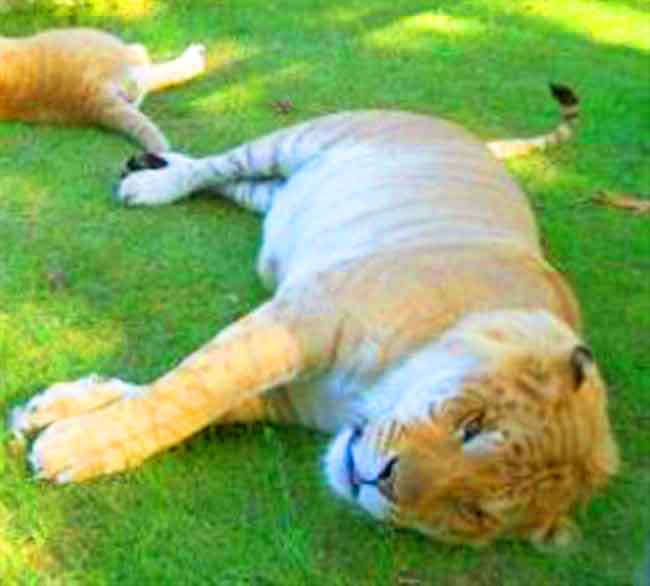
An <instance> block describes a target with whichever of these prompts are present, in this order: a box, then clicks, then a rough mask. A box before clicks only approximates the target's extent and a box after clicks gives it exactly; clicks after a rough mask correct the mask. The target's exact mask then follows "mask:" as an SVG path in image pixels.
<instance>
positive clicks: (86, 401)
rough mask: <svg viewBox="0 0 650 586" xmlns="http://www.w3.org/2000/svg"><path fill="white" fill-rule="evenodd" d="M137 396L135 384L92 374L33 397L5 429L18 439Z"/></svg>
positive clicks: (15, 414) (13, 413)
mask: <svg viewBox="0 0 650 586" xmlns="http://www.w3.org/2000/svg"><path fill="white" fill-rule="evenodd" d="M139 393H140V387H138V386H137V385H131V384H129V383H126V382H124V381H121V380H119V379H107V378H103V377H100V376H98V375H96V374H91V375H90V376H87V377H85V378H82V379H79V380H76V381H70V382H64V383H58V384H55V385H52V386H51V387H49V388H47V389H45V390H44V391H43V392H41V393H38V394H37V395H35V396H34V397H32V398H31V399H30V400H29V401H28V402H27V403H26V404H25V405H22V406H20V407H15V408H14V409H13V410H12V411H11V414H10V416H9V429H10V431H11V432H12V434H13V435H14V437H16V438H18V439H22V438H24V436H26V435H30V434H33V433H35V432H36V431H38V430H39V429H43V428H44V427H46V426H48V425H50V424H51V423H54V422H56V421H61V420H63V419H68V418H70V417H75V416H77V415H81V414H84V413H88V412H89V411H94V410H95V409H99V408H101V407H105V406H106V405H108V404H110V403H112V402H114V401H117V400H120V399H123V398H125V397H135V396H137V395H138V394H139Z"/></svg>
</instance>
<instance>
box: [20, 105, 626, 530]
mask: <svg viewBox="0 0 650 586" xmlns="http://www.w3.org/2000/svg"><path fill="white" fill-rule="evenodd" d="M165 157H166V159H165V160H157V159H156V158H155V157H153V158H151V157H146V158H145V159H144V161H143V162H139V161H138V160H134V161H131V162H130V164H129V170H130V171H134V172H133V173H132V174H130V175H128V176H127V177H126V178H125V179H124V181H123V182H122V185H121V188H120V191H119V197H121V198H122V199H123V201H124V202H125V203H128V204H130V205H135V204H141V205H144V204H146V203H149V204H150V205H153V204H154V203H160V201H159V200H156V197H158V196H161V194H162V195H164V198H163V199H164V201H165V202H169V201H173V200H174V198H176V199H177V198H178V197H180V196H182V195H186V194H188V193H190V192H192V191H195V190H204V189H218V190H219V191H220V192H221V193H222V194H224V195H226V196H227V197H230V198H232V199H234V200H235V201H237V202H238V203H240V204H242V205H245V206H247V207H251V208H253V209H256V210H257V211H260V212H262V213H265V214H266V220H265V225H264V231H265V238H264V246H263V248H262V252H261V254H260V259H259V271H260V274H261V276H262V278H263V279H264V281H265V282H266V283H267V284H270V285H271V286H273V287H274V288H275V289H276V290H275V293H274V295H273V297H272V298H271V300H269V301H268V302H267V303H266V304H264V305H263V306H262V307H260V308H259V309H258V310H256V311H255V312H253V313H252V314H250V315H249V316H247V317H245V318H243V319H242V320H240V321H239V322H237V323H235V324H233V325H232V326H230V327H229V328H227V329H226V330H225V331H223V332H221V333H220V334H219V335H217V336H216V337H215V338H214V340H213V341H211V342H209V343H208V344H207V345H205V346H204V347H203V348H201V349H199V350H198V351H197V352H196V353H195V354H193V355H191V356H190V357H188V358H187V359H185V360H184V361H183V362H182V363H181V364H180V366H178V367H177V368H175V369H173V370H172V371H170V372H169V373H167V374H166V375H165V376H163V377H161V378H160V379H158V380H155V381H153V382H151V383H150V384H147V385H144V386H142V387H138V388H132V387H130V386H129V385H126V384H125V383H122V382H120V381H117V380H113V381H99V380H96V379H86V380H82V381H77V382H73V383H67V384H64V385H56V386H54V387H52V388H50V389H49V390H46V391H45V392H44V393H42V394H41V395H38V396H37V397H35V398H34V399H32V401H30V402H29V403H28V404H27V406H26V407H25V408H23V409H17V410H16V411H15V412H14V420H13V425H12V427H13V429H14V431H16V432H17V433H23V432H25V433H31V432H34V431H38V430H40V429H42V428H43V427H46V429H45V430H44V431H43V432H42V433H41V434H40V435H39V436H38V438H37V439H36V441H35V444H34V446H33V449H32V452H31V460H32V464H33V465H34V467H35V469H36V471H37V472H38V473H39V474H40V475H41V476H42V477H44V478H48V479H52V480H55V481H58V482H68V481H80V480H85V479H88V478H92V477H94V476H97V475H100V474H106V473H110V472H116V471H118V470H122V469H125V468H129V467H132V466H135V465H137V464H139V463H140V462H141V461H142V460H143V459H145V458H147V457H148V456H150V455H152V454H154V453H156V452H159V451H161V450H162V449H165V448H167V447H169V446H171V445H173V444H175V443H177V442H179V441H181V440H183V439H185V438H187V437H188V436H190V435H191V434H193V433H195V432H197V431H198V430H200V429H202V428H203V427H205V426H206V425H208V424H209V423H211V422H221V423H230V422H236V421H260V420H272V421H284V422H290V423H297V424H301V425H307V426H312V427H316V428H319V429H322V430H327V431H337V436H336V439H335V440H334V442H333V444H332V446H331V449H330V452H329V454H328V462H329V464H328V466H330V468H331V473H330V476H331V478H332V479H333V480H331V483H332V484H333V486H334V485H335V483H336V482H338V483H339V484H340V486H341V487H342V488H340V493H341V494H342V495H344V496H345V494H347V493H346V491H348V488H346V487H348V485H349V493H350V494H349V495H348V496H349V498H350V500H353V501H354V500H355V499H356V501H355V502H358V503H359V504H361V505H362V506H364V508H367V510H369V511H370V512H372V510H373V507H375V508H377V511H376V512H377V514H378V515H379V516H381V517H382V518H388V519H390V520H392V521H394V522H396V523H398V524H399V525H403V526H406V527H412V528H415V529H418V530H420V531H423V532H425V533H427V534H429V535H432V536H434V537H437V538H440V539H444V540H448V541H460V542H468V543H486V542H489V541H491V540H492V539H495V538H497V537H524V538H527V539H530V540H533V541H535V542H544V543H548V542H555V543H564V542H565V541H566V540H567V538H568V536H569V535H570V533H571V527H572V525H571V523H570V521H569V520H568V519H569V515H570V514H571V512H572V511H573V509H574V508H575V507H576V506H577V505H578V504H579V503H580V502H584V501H586V500H588V498H589V497H590V496H591V494H593V492H594V491H596V490H598V489H599V488H601V487H602V486H604V484H605V483H606V481H607V479H608V477H609V476H610V475H612V474H613V473H614V472H615V471H616V468H617V464H618V456H617V451H616V446H615V443H614V440H613V438H612V434H611V430H610V426H609V421H608V417H607V408H606V407H607V406H606V403H607V399H606V389H605V385H604V383H603V381H602V379H601V377H600V375H599V374H598V369H597V367H596V365H595V364H594V362H593V360H592V358H591V356H590V354H589V352H588V350H586V348H584V342H583V341H582V340H581V338H580V335H579V330H580V315H579V310H578V305H577V302H576V300H575V298H574V296H573V293H572V292H571V289H570V288H569V286H568V285H567V284H566V282H565V281H564V279H563V277H562V276H561V275H560V274H559V273H558V272H557V271H556V270H555V269H553V268H552V267H551V266H549V265H548V263H547V262H546V261H545V260H544V259H543V257H542V252H541V249H540V246H539V242H538V237H537V228H536V226H535V222H534V218H533V215H532V212H531V210H530V207H529V205H528V204H527V202H526V200H525V198H524V196H523V194H522V193H521V191H520V190H519V188H518V187H517V186H516V185H515V184H514V183H513V182H512V181H511V180H510V179H509V178H508V176H507V174H506V173H505V172H504V170H503V168H502V166H501V165H500V164H499V163H498V162H497V161H495V159H494V158H493V157H492V156H491V155H490V154H489V152H488V149H486V147H485V145H483V144H482V143H481V142H480V141H478V140H476V139H475V138H473V137H472V136H471V135H469V134H468V133H466V132H465V131H463V130H461V129H459V128H457V127H455V126H453V125H450V124H448V123H445V122H443V121H440V120H436V119H432V118H428V117H424V116H415V115H411V114H406V113H395V112H362V113H345V114H340V115H334V116H329V117H324V118H321V119H317V120H315V121H312V122H308V123H305V124H303V125H300V126H297V127H293V128H289V129H286V130H282V131H279V132H277V133H274V134H272V135H269V136H267V137H263V138H261V139H259V140H257V141H253V142H252V143H248V144H245V145H243V146H241V147H239V148H237V149H233V150H232V151H229V152H227V153H225V154H223V155H217V156H214V157H209V158H206V159H190V158H188V157H185V156H182V155H178V154H172V153H169V154H166V155H165ZM148 167H152V169H149V168H148ZM351 252H354V254H351ZM441 377H442V378H441ZM280 385H284V386H280ZM355 425H358V426H360V427H359V431H358V433H357V432H356V431H353V430H354V429H356V428H355V427H354V426H355ZM477 426H478V427H479V430H478V432H477V433H478V436H477V439H478V440H480V441H477V442H474V443H472V441H471V438H470V440H467V439H466V436H467V434H468V430H471V429H474V428H476V427H477ZM353 439H354V442H355V443H354V444H353ZM342 447H345V451H344V452H343V451H342ZM355 449H356V452H355ZM342 453H345V454H346V455H348V457H347V458H346V459H345V463H344V464H341V462H342V461H343V460H342V459H341V454H342ZM364 454H372V457H365V456H364ZM364 457H365V460H364ZM355 459H356V460H355ZM355 461H356V463H355ZM391 461H394V465H392V466H387V465H386V463H387V462H391ZM359 462H361V464H362V465H363V470H361V469H359V468H357V469H356V470H355V468H354V467H355V466H357V467H358V466H359ZM350 470H351V472H350ZM346 471H348V472H349V473H348V472H346ZM337 474H338V475H339V476H341V475H342V476H341V478H343V480H341V479H337ZM370 476H372V478H370ZM373 478H374V480H373ZM371 481H372V482H371ZM356 485H358V486H357V488H358V489H359V491H361V492H360V493H359V494H360V495H361V496H363V497H364V498H366V500H365V501H362V500H360V499H361V497H359V496H354V494H353V490H352V487H353V486H356ZM344 493H345V494H344Z"/></svg>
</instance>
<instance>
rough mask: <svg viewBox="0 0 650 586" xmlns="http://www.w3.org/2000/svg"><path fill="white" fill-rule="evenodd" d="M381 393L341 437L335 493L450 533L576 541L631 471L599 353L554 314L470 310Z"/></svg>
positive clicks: (440, 534) (332, 476) (445, 536)
mask: <svg viewBox="0 0 650 586" xmlns="http://www.w3.org/2000/svg"><path fill="white" fill-rule="evenodd" d="M369 392H371V393H373V392H374V393H377V394H378V395H382V400H381V401H378V404H383V405H384V406H383V407H381V408H378V409H377V410H376V413H373V414H371V416H370V417H369V419H368V420H367V422H366V423H365V424H363V425H360V426H356V427H351V428H346V429H343V430H342V431H341V432H340V433H339V434H338V435H337V436H336V438H335V439H334V440H333V442H332V444H331V446H330V448H329V451H328V454H327V457H326V462H325V464H326V470H327V476H328V480H329V482H330V484H331V486H332V488H333V489H334V490H335V491H336V492H337V493H338V494H339V495H341V496H343V497H345V498H346V499H348V500H350V501H352V502H353V503H355V504H357V505H358V506H360V507H361V508H363V509H365V510H366V511H367V512H369V513H370V514H372V515H373V516H375V517H377V518H379V519H382V520H387V521H390V522H393V523H395V524H397V525H400V526H403V527H410V528H414V529H416V530H418V531H421V532H423V533H425V534H427V535H430V536H432V537H435V538H438V539H442V540H444V541H451V542H462V543H473V544H482V543H487V542H490V541H492V540H493V539H496V538H498V537H506V538H523V539H528V540H531V541H533V542H535V543H540V544H545V543H551V544H564V543H566V542H567V541H569V539H570V538H571V536H572V533H573V532H574V526H573V524H572V523H571V521H570V516H571V513H572V512H573V510H574V509H575V508H576V506H577V505H578V504H579V503H581V502H585V501H587V500H588V499H589V498H590V497H591V495H593V494H594V492H595V491H597V490H598V489H599V488H601V487H603V486H604V485H605V484H606V482H607V480H608V478H609V477H610V476H611V475H612V474H613V473H614V472H615V471H616V468H617V466H618V455H617V449H616V445H615V442H614V439H613V437H612V435H611V431H610V425H609V420H608V417H607V397H606V389H605V385H604V383H603V380H602V379H601V376H600V374H599V372H598V369H597V367H596V364H595V363H594V359H593V357H592V355H591V352H590V351H589V350H588V349H587V347H586V346H585V345H584V344H583V342H581V341H580V340H579V339H578V337H577V336H576V334H575V333H574V332H573V331H572V330H571V329H570V328H568V327H567V326H566V325H565V324H564V323H563V322H561V321H559V320H558V319H556V318H555V317H553V316H551V315H550V314H548V313H546V312H541V311H540V312H497V313H490V314H484V315H479V316H475V317H471V318H468V319H466V320H464V321H463V322H461V323H460V324H459V325H458V326H456V327H455V328H454V329H453V330H451V331H450V332H448V333H447V334H446V335H445V336H443V337H442V338H441V339H440V340H439V341H438V342H437V343H436V344H434V345H432V346H430V347H428V348H424V349H423V350H421V351H420V352H418V353H417V354H416V355H415V356H413V357H412V358H410V359H409V360H407V361H406V362H405V363H404V364H403V365H401V366H399V367H397V368H396V369H395V370H394V371H393V372H391V373H389V374H387V376H386V377H385V379H384V380H382V381H381V382H380V383H379V385H378V387H377V388H376V389H374V390H373V391H369Z"/></svg>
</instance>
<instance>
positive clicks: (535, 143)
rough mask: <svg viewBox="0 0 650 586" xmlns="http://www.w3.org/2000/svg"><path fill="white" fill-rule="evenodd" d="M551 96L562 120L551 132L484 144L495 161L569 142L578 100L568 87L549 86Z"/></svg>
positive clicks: (578, 107)
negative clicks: (557, 106) (558, 107)
mask: <svg viewBox="0 0 650 586" xmlns="http://www.w3.org/2000/svg"><path fill="white" fill-rule="evenodd" d="M549 86H550V90H551V95H552V96H553V98H554V99H555V100H556V101H557V102H558V103H559V105H560V113H561V115H562V119H561V120H560V124H558V126H557V127H555V128H554V129H553V130H552V131H551V132H548V133H546V134H540V135H538V136H532V137H530V138H512V139H506V140H493V141H490V142H488V143H487V144H486V146H487V147H488V149H490V151H491V152H492V154H493V155H494V156H495V157H496V158H497V159H509V158H512V157H518V156H521V155H526V154H528V153H530V152H533V151H537V150H544V149H546V148H548V147H549V146H552V145H556V144H559V143H562V142H566V141H568V140H570V139H571V138H572V137H573V135H574V134H575V127H576V123H577V121H578V118H579V116H580V98H579V97H578V96H577V95H576V93H575V92H574V91H573V90H572V89H571V88H570V87H568V86H566V85H562V84H555V83H551V84H549Z"/></svg>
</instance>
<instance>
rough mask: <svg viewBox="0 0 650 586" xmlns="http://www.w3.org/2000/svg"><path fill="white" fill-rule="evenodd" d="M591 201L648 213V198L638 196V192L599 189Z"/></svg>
mask: <svg viewBox="0 0 650 586" xmlns="http://www.w3.org/2000/svg"><path fill="white" fill-rule="evenodd" d="M593 201H594V202H595V203H599V204H601V205H606V206H610V207H613V208H620V209H623V210H630V211H631V212H634V213H635V214H638V215H640V214H648V213H650V199H649V198H647V197H645V198H643V197H640V194H638V193H618V192H615V191H599V192H598V193H597V194H596V195H595V196H594V197H593Z"/></svg>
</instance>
